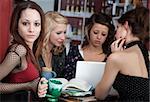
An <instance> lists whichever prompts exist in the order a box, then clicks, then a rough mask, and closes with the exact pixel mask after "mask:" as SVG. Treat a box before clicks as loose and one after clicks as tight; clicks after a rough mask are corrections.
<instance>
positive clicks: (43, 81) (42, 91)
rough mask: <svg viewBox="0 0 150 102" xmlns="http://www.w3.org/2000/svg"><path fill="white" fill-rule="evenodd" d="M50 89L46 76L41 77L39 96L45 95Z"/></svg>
mask: <svg viewBox="0 0 150 102" xmlns="http://www.w3.org/2000/svg"><path fill="white" fill-rule="evenodd" d="M47 89H48V80H46V78H44V77H43V78H41V80H40V82H39V84H38V96H39V97H45V96H46V93H47Z"/></svg>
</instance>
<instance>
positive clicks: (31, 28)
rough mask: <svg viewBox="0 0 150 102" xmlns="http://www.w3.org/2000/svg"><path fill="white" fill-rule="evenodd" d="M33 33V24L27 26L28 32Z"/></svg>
mask: <svg viewBox="0 0 150 102" xmlns="http://www.w3.org/2000/svg"><path fill="white" fill-rule="evenodd" d="M33 31H34V25H33V24H30V25H29V32H33Z"/></svg>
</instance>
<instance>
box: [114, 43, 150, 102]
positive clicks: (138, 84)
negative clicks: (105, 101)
mask: <svg viewBox="0 0 150 102" xmlns="http://www.w3.org/2000/svg"><path fill="white" fill-rule="evenodd" d="M134 45H138V46H139V48H140V50H141V51H142V54H143V56H144V60H145V64H146V67H147V71H148V73H149V69H148V68H149V59H148V51H147V50H146V48H145V47H144V45H143V43H142V42H141V41H134V42H131V43H129V44H127V45H126V48H129V47H131V46H134ZM113 87H114V88H115V89H116V90H117V91H118V93H119V96H120V100H123V101H136V102H137V101H148V100H149V78H142V77H137V76H129V75H124V74H122V73H120V72H119V73H118V75H117V77H116V79H115V82H114V84H113Z"/></svg>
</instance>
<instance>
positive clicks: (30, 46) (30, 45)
mask: <svg viewBox="0 0 150 102" xmlns="http://www.w3.org/2000/svg"><path fill="white" fill-rule="evenodd" d="M26 44H27V45H28V46H29V48H30V49H31V50H32V48H33V43H28V42H26Z"/></svg>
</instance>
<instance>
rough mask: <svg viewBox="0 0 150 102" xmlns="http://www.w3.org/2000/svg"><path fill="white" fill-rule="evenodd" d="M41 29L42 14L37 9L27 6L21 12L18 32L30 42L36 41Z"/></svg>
mask: <svg viewBox="0 0 150 102" xmlns="http://www.w3.org/2000/svg"><path fill="white" fill-rule="evenodd" d="M40 31H41V16H40V14H39V12H38V11H37V10H35V9H31V8H27V9H25V10H23V11H22V12H21V16H20V19H19V22H18V33H19V34H20V36H21V37H22V38H23V39H24V40H25V42H26V43H27V44H28V43H34V41H35V40H36V39H37V38H38V37H39V35H40Z"/></svg>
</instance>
